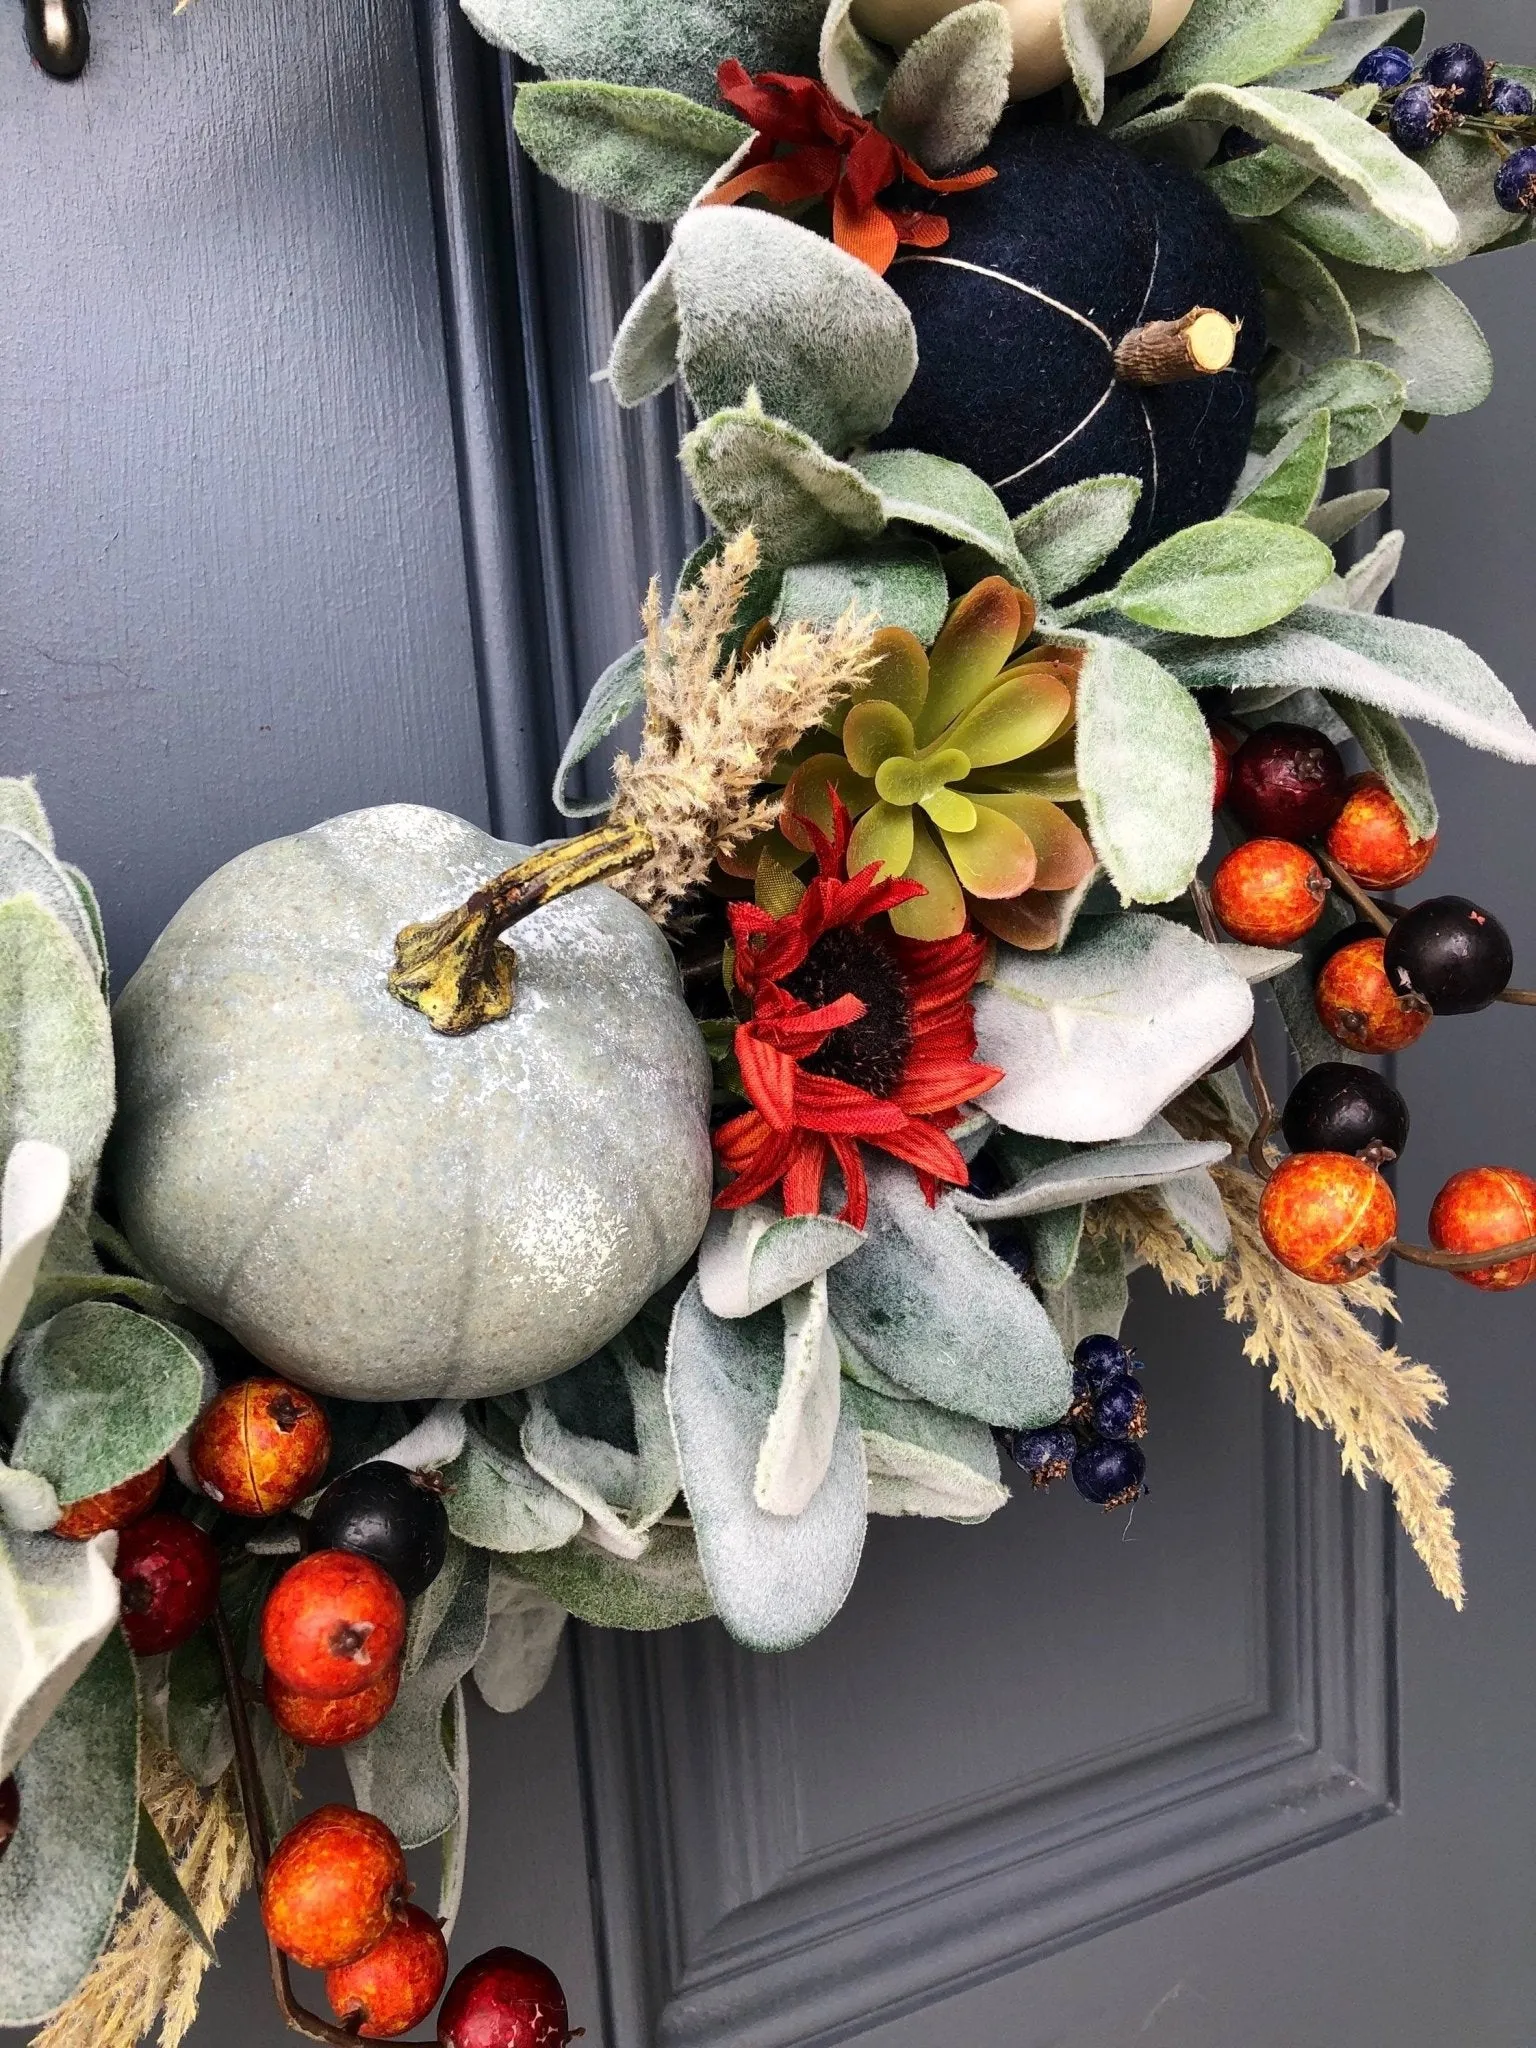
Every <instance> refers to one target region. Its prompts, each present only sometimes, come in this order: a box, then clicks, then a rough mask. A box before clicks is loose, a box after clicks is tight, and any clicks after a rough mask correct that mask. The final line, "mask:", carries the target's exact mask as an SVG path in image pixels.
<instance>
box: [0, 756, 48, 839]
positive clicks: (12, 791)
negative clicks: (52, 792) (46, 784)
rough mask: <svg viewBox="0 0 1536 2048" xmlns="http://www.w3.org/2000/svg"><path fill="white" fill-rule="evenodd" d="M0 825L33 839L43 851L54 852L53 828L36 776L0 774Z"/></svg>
mask: <svg viewBox="0 0 1536 2048" xmlns="http://www.w3.org/2000/svg"><path fill="white" fill-rule="evenodd" d="M0 828H3V829H4V830H6V831H11V832H20V833H22V834H24V836H25V837H26V838H28V839H32V840H35V841H36V842H37V844H38V845H39V846H40V847H41V848H42V849H43V851H44V853H52V852H53V851H54V844H53V827H52V826H51V825H50V824H49V822H48V813H47V812H46V811H45V810H44V809H43V800H42V798H41V797H40V796H39V795H38V793H37V777H36V776H35V775H0Z"/></svg>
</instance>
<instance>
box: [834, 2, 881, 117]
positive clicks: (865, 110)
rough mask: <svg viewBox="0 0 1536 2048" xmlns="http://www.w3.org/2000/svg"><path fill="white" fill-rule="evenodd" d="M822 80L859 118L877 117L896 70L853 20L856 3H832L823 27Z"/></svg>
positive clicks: (835, 97) (878, 46)
mask: <svg viewBox="0 0 1536 2048" xmlns="http://www.w3.org/2000/svg"><path fill="white" fill-rule="evenodd" d="M820 57H821V76H822V80H823V82H824V84H825V85H826V87H827V90H828V91H829V92H830V93H831V94H832V96H833V98H834V99H837V100H841V102H842V104H843V105H844V106H845V107H847V108H848V109H849V110H850V111H851V112H852V113H855V114H873V113H874V112H875V110H876V108H877V107H878V106H879V105H880V101H881V99H882V97H883V95H884V93H885V89H886V86H887V85H888V84H889V83H890V78H891V72H892V70H893V69H894V66H893V63H892V60H891V58H890V57H889V56H888V55H887V53H886V51H885V50H884V49H883V48H882V47H881V46H880V45H879V44H878V43H873V42H871V41H870V39H869V37H868V36H866V35H865V34H864V33H863V32H862V30H861V29H860V28H859V26H858V24H857V23H856V22H855V20H854V18H853V0H832V5H831V6H830V7H829V8H828V9H827V12H826V19H825V20H824V21H823V22H822V25H821V45H820Z"/></svg>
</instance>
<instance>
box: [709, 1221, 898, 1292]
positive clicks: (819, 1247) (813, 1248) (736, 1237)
mask: <svg viewBox="0 0 1536 2048" xmlns="http://www.w3.org/2000/svg"><path fill="white" fill-rule="evenodd" d="M863 1242H864V1236H863V1233H862V1231H858V1230H855V1229H854V1227H853V1225H852V1224H851V1223H841V1222H839V1221H838V1220H837V1218H836V1217H835V1216H782V1215H778V1214H776V1213H775V1211H774V1210H773V1209H772V1208H770V1207H769V1205H768V1204H767V1203H766V1202H754V1203H752V1204H751V1205H750V1206H749V1207H748V1208H745V1209H736V1210H732V1211H725V1210H719V1209H717V1210H716V1211H715V1213H714V1214H713V1215H712V1216H711V1217H710V1219H709V1223H708V1226H707V1228H706V1229H705V1232H704V1238H703V1242H702V1243H701V1244H700V1246H699V1255H698V1256H699V1289H700V1292H701V1294H702V1296H703V1300H704V1306H705V1307H706V1308H707V1309H708V1310H709V1312H710V1314H711V1315H716V1316H725V1317H733V1316H752V1315H756V1314H757V1313H758V1311H759V1310H760V1309H765V1308H767V1307H769V1306H770V1304H771V1303H773V1302H776V1301H780V1300H782V1299H783V1297H784V1296H785V1295H786V1294H792V1293H793V1292H794V1291H795V1289H796V1288H799V1287H804V1286H806V1285H808V1283H809V1282H810V1281H812V1280H815V1279H817V1278H819V1277H820V1275H821V1274H823V1273H825V1272H826V1270H827V1268H828V1267H829V1266H834V1265H836V1264H837V1262H838V1260H839V1259H846V1258H847V1257H848V1256H849V1254H850V1253H852V1252H856V1251H857V1250H858V1248H859V1246H860V1245H861V1244H862V1243H863Z"/></svg>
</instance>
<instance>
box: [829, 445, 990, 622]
mask: <svg viewBox="0 0 1536 2048" xmlns="http://www.w3.org/2000/svg"><path fill="white" fill-rule="evenodd" d="M853 468H854V469H855V470H856V471H857V472H858V474H859V475H860V476H861V477H862V478H863V479H864V481H865V482H866V483H867V484H871V485H873V487H874V488H875V490H876V491H877V492H878V493H879V495H880V506H881V511H882V514H883V516H884V517H885V518H886V519H887V520H901V521H903V522H904V523H905V524H907V525H909V526H920V527H922V528H924V529H925V530H926V531H927V532H930V533H942V534H945V535H947V536H948V538H949V539H950V540H954V541H959V542H960V543H961V544H962V545H964V546H967V547H973V548H979V549H980V551H981V552H982V554H983V555H985V556H986V557H987V559H988V561H989V562H990V563H992V564H993V565H995V566H996V567H997V568H999V569H1001V570H1002V572H1003V574H1004V575H1005V576H1007V577H1009V578H1010V579H1011V580H1012V581H1013V582H1014V583H1017V584H1020V585H1022V586H1023V587H1025V588H1026V589H1027V588H1028V587H1029V581H1030V578H1029V570H1028V567H1027V566H1026V564H1025V561H1024V558H1023V556H1022V555H1021V554H1020V553H1019V549H1018V543H1017V542H1016V541H1015V540H1014V537H1013V526H1012V523H1011V521H1010V520H1009V517H1008V514H1007V513H1006V512H1005V511H1004V510H1003V502H1002V500H1001V498H999V497H998V495H997V493H996V491H994V490H993V489H992V487H991V485H990V484H985V483H983V482H982V480H981V478H980V477H979V476H977V474H976V472H975V471H974V470H973V469H967V468H966V467H965V465H964V464H963V463H959V462H950V461H948V460H947V459H946V458H945V457H944V456H942V455H926V454H923V453H922V452H921V451H920V450H918V449H915V448H879V449H876V450H874V451H873V452H872V453H871V454H868V455H858V456H855V457H854V458H853Z"/></svg>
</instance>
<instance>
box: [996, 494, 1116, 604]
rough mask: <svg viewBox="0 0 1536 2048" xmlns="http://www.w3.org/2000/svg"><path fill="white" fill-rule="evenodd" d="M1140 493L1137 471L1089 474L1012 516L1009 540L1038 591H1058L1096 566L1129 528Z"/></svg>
mask: <svg viewBox="0 0 1536 2048" xmlns="http://www.w3.org/2000/svg"><path fill="white" fill-rule="evenodd" d="M1140 497H1141V479H1140V477H1135V476H1090V477H1085V478H1084V479H1083V481H1082V482H1081V483H1075V484H1067V485H1066V486H1065V487H1064V488H1063V489H1062V490H1059V491H1053V492H1052V493H1051V495H1050V497H1048V498H1042V499H1041V501H1040V503H1039V504H1038V505H1032V506H1031V507H1030V509H1029V510H1028V511H1027V512H1025V513H1023V514H1022V515H1021V516H1020V517H1019V518H1017V519H1016V520H1014V522H1013V537H1014V540H1015V541H1016V542H1017V544H1018V549H1019V553H1020V554H1021V555H1022V556H1023V557H1024V559H1025V561H1026V562H1027V563H1028V564H1029V566H1030V569H1031V570H1032V571H1033V573H1034V581H1035V586H1036V588H1037V589H1038V590H1039V592H1040V595H1041V596H1042V597H1044V598H1055V597H1060V596H1061V595H1062V594H1063V592H1065V591H1069V590H1075V589H1076V588H1077V587H1078V585H1079V584H1080V583H1086V582H1087V580H1088V578H1089V577H1090V576H1091V575H1093V573H1094V572H1095V570H1097V569H1102V568H1103V566H1104V564H1105V563H1106V562H1107V561H1108V560H1109V558H1110V556H1111V555H1112V554H1113V553H1114V552H1115V550H1116V548H1117V547H1119V545H1120V543H1121V541H1123V540H1124V539H1125V536H1126V535H1127V534H1128V533H1129V532H1130V530H1131V520H1132V519H1133V518H1134V516H1135V513H1136V505H1137V501H1138V500H1139V498H1140Z"/></svg>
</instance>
